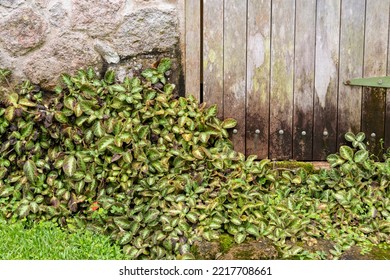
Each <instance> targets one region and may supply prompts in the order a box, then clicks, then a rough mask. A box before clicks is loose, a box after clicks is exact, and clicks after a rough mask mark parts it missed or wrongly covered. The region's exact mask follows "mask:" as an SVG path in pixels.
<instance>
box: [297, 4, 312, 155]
mask: <svg viewBox="0 0 390 280" xmlns="http://www.w3.org/2000/svg"><path fill="white" fill-rule="evenodd" d="M296 5H297V6H296V12H295V14H296V17H295V18H296V19H295V20H296V22H295V60H294V64H295V67H294V71H295V74H294V127H293V129H294V132H293V158H294V159H298V160H311V159H312V156H313V113H312V112H313V92H314V65H315V64H314V62H315V27H316V22H315V20H316V1H315V0H303V1H297V2H296Z"/></svg>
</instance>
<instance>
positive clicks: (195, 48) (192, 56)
mask: <svg viewBox="0 0 390 280" xmlns="http://www.w3.org/2000/svg"><path fill="white" fill-rule="evenodd" d="M200 4H201V2H200V1H199V0H185V13H186V15H185V29H186V34H185V41H186V49H185V52H186V53H185V76H186V78H185V91H186V95H187V96H189V95H193V96H195V97H196V98H197V99H198V100H200V83H201V80H200V72H201V71H200V70H201V63H202V62H201V58H200V39H201V37H200V34H201V32H200V21H201V14H200Z"/></svg>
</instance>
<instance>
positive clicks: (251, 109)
mask: <svg viewBox="0 0 390 280" xmlns="http://www.w3.org/2000/svg"><path fill="white" fill-rule="evenodd" d="M270 24H271V2H270V1H268V0H260V1H259V0H249V1H248V38H247V40H248V47H247V49H248V51H247V62H248V63H247V81H246V84H247V102H246V153H247V154H254V155H257V156H258V157H259V158H266V157H268V130H269V79H270V77H269V71H270V36H271V34H270V28H271V26H270ZM256 130H258V132H259V133H256Z"/></svg>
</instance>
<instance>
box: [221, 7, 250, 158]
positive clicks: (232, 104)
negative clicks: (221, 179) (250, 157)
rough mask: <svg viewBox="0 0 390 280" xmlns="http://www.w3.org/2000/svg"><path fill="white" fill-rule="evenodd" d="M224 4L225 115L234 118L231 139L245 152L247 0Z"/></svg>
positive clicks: (236, 146) (239, 149) (238, 149)
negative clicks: (234, 130) (234, 129)
mask: <svg viewBox="0 0 390 280" xmlns="http://www.w3.org/2000/svg"><path fill="white" fill-rule="evenodd" d="M224 3H225V13H224V57H223V59H224V117H225V118H235V119H236V120H237V127H236V129H237V133H235V134H231V138H232V141H233V144H234V147H235V149H236V150H237V151H239V152H241V153H244V154H245V117H246V116H245V98H246V92H245V90H246V88H245V87H246V82H245V81H246V12H247V11H246V1H234V0H225V2H224Z"/></svg>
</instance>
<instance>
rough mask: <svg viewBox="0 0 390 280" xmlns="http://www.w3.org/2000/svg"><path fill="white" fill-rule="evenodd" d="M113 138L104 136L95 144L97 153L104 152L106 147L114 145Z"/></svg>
mask: <svg viewBox="0 0 390 280" xmlns="http://www.w3.org/2000/svg"><path fill="white" fill-rule="evenodd" d="M114 140H115V138H114V137H113V136H104V137H102V138H101V139H100V140H99V141H98V142H97V148H98V151H99V152H104V151H105V150H106V149H107V147H108V146H110V145H111V144H112V143H114Z"/></svg>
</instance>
